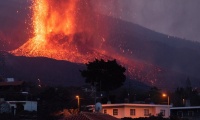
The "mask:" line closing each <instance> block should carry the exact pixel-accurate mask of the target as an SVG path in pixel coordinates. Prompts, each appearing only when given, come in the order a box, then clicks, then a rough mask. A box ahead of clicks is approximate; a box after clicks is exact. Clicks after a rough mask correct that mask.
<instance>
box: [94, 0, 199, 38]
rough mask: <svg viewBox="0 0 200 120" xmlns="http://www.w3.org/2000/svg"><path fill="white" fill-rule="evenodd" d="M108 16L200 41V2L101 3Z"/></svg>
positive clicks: (141, 0)
mask: <svg viewBox="0 0 200 120" xmlns="http://www.w3.org/2000/svg"><path fill="white" fill-rule="evenodd" d="M98 2H100V3H98V4H95V5H97V6H96V7H97V8H98V10H99V11H100V12H101V13H103V14H106V15H111V16H115V17H117V18H121V19H123V20H126V21H130V22H133V23H137V24H140V25H142V26H144V27H147V28H150V29H152V30H155V31H158V32H161V33H164V34H168V35H171V36H177V37H180V38H185V39H188V40H195V41H200V34H199V31H200V22H199V21H200V15H199V11H200V7H199V5H200V1H199V0H149V1H148V0H109V1H108V0H99V1H98Z"/></svg>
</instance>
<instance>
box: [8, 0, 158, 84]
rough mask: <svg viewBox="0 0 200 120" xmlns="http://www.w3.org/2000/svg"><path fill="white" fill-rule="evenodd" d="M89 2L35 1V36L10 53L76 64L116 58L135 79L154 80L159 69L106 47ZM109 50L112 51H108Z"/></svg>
mask: <svg viewBox="0 0 200 120" xmlns="http://www.w3.org/2000/svg"><path fill="white" fill-rule="evenodd" d="M92 9H93V8H92V6H91V3H90V2H89V0H34V2H33V5H32V10H33V16H32V21H33V23H32V24H33V29H34V33H33V34H34V36H33V37H32V38H31V39H30V40H28V41H27V42H26V43H25V44H23V45H22V46H21V47H19V48H18V49H16V50H14V51H12V52H11V53H13V54H15V55H16V56H28V57H38V56H42V57H49V58H53V59H57V60H67V61H70V62H75V63H87V62H88V61H93V60H94V59H95V58H97V59H117V60H118V61H120V63H121V64H123V65H124V66H128V71H129V73H130V74H131V75H129V76H132V78H135V79H141V80H143V81H149V83H152V84H153V83H154V82H156V81H157V78H156V75H155V74H156V73H157V72H158V71H159V70H160V69H159V68H156V67H155V66H153V65H147V64H144V63H143V62H140V61H137V60H134V59H133V58H127V57H125V56H124V55H122V54H120V53H117V52H116V51H115V50H114V48H113V46H108V45H106V41H107V39H105V37H106V36H107V35H109V33H107V34H100V33H102V32H101V31H104V30H105V29H106V26H104V27H101V28H103V29H100V27H99V26H101V25H100V23H99V20H101V17H100V16H99V15H98V14H97V13H96V12H94V11H93V10H92ZM111 51H112V52H111Z"/></svg>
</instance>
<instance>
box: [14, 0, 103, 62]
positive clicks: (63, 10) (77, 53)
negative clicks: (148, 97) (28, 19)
mask: <svg viewBox="0 0 200 120" xmlns="http://www.w3.org/2000/svg"><path fill="white" fill-rule="evenodd" d="M32 10H33V18H32V20H33V28H34V37H33V38H31V39H30V40H29V41H27V42H26V43H25V44H24V45H22V46H21V47H19V48H18V49H16V50H14V51H12V53H13V54H15V55H17V56H20V55H23V56H29V57H36V56H44V57H49V58H54V59H58V60H67V61H71V62H77V63H86V62H88V61H90V60H92V59H94V58H102V57H103V56H104V55H103V54H104V53H105V51H104V50H100V46H99V45H102V43H100V44H99V42H94V41H93V40H92V37H93V36H94V35H95V34H96V33H95V32H93V31H95V24H93V23H94V21H95V19H96V18H95V16H92V17H91V16H90V15H91V11H90V6H89V2H88V0H35V1H34V2H33V7H32ZM92 24H93V26H92ZM86 25H87V26H86ZM95 39H97V40H96V41H98V37H97V38H95ZM100 41H102V40H100ZM97 44H98V46H95V49H93V48H94V45H97ZM92 47H93V48H92ZM91 49H92V50H91ZM96 51H98V52H96Z"/></svg>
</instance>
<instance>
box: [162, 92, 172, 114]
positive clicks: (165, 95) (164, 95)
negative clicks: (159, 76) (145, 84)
mask: <svg viewBox="0 0 200 120" xmlns="http://www.w3.org/2000/svg"><path fill="white" fill-rule="evenodd" d="M162 96H163V97H167V106H168V116H170V108H169V95H167V94H165V93H163V94H162Z"/></svg>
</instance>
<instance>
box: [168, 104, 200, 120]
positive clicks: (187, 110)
mask: <svg viewBox="0 0 200 120" xmlns="http://www.w3.org/2000/svg"><path fill="white" fill-rule="evenodd" d="M170 111H171V116H178V117H180V118H187V119H196V120H197V119H198V120H200V106H188V107H172V108H170Z"/></svg>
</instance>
